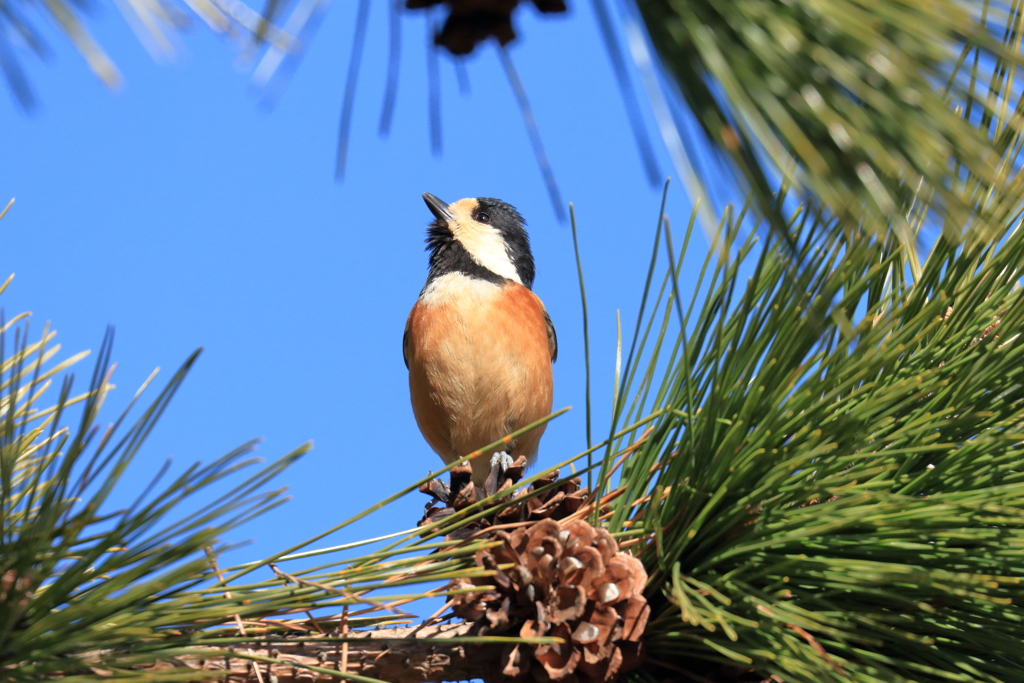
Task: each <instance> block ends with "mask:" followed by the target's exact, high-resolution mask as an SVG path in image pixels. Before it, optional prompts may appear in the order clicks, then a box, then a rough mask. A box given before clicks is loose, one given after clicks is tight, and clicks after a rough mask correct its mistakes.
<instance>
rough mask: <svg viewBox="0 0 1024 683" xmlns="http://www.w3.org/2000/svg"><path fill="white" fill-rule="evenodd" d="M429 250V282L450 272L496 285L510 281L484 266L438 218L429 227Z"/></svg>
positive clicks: (428, 284) (427, 285) (428, 283)
mask: <svg viewBox="0 0 1024 683" xmlns="http://www.w3.org/2000/svg"><path fill="white" fill-rule="evenodd" d="M427 251H429V252H430V260H429V263H430V272H429V273H428V274H427V284H426V285H424V289H425V288H426V287H429V286H430V283H431V282H433V281H434V280H436V279H437V278H439V277H441V276H442V275H448V274H449V273H462V274H463V275H465V276H466V277H471V278H476V279H478V280H485V281H487V282H491V283H493V284H496V285H501V284H504V283H505V282H508V278H504V277H502V276H501V275H498V274H497V273H495V272H494V271H491V270H488V269H487V268H484V267H483V266H481V265H480V264H479V263H477V262H476V260H474V259H473V257H472V256H470V255H469V252H468V251H466V247H464V246H462V243H461V242H459V241H458V240H457V239H455V236H454V235H453V234H452V231H451V230H449V229H448V225H447V224H446V223H445V222H444V221H442V220H440V219H438V220H436V221H434V222H433V223H431V224H430V227H428V228H427Z"/></svg>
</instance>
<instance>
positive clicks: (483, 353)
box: [402, 192, 558, 487]
mask: <svg viewBox="0 0 1024 683" xmlns="http://www.w3.org/2000/svg"><path fill="white" fill-rule="evenodd" d="M423 200H424V201H425V202H426V204H427V207H428V208H429V209H430V212H431V213H432V214H433V216H434V220H433V222H431V223H430V224H429V226H428V227H427V239H426V245H427V247H426V249H427V252H429V259H428V264H429V267H428V273H427V280H426V284H424V286H423V289H422V290H421V291H420V294H419V297H418V298H417V299H416V303H415V304H414V305H413V307H412V311H411V312H410V313H409V317H408V320H407V321H406V325H405V334H404V336H403V339H402V355H403V357H404V359H405V365H406V367H407V368H408V370H409V394H410V398H411V401H412V409H413V414H414V415H415V418H416V423H417V426H418V427H419V429H420V432H421V433H422V434H423V437H424V439H426V441H427V443H428V444H429V445H430V447H431V448H432V449H433V450H434V452H436V453H437V454H438V455H439V456H441V459H442V460H443V461H444V462H445V464H448V463H451V462H452V461H454V460H456V459H458V458H461V457H462V456H465V455H468V454H470V453H472V452H473V451H476V450H479V449H481V448H483V447H485V446H487V445H488V444H491V443H494V442H496V441H498V440H500V439H502V438H503V437H505V436H508V435H509V434H511V433H512V432H515V431H517V430H519V429H522V428H523V427H525V426H527V425H529V424H531V423H533V422H536V421H537V420H539V419H541V418H543V417H545V416H546V415H548V414H549V413H550V412H551V405H552V399H553V391H554V379H553V373H552V364H553V363H554V362H555V360H556V359H557V357H558V337H557V335H556V333H555V326H554V324H553V323H552V322H551V316H550V315H548V312H547V309H546V308H545V307H544V304H543V302H542V301H541V300H540V298H539V297H538V296H537V295H536V294H534V293H533V282H534V277H535V274H536V267H535V264H534V261H533V254H532V252H531V251H530V238H529V235H528V234H527V232H526V221H525V220H524V219H523V217H522V216H521V215H520V214H519V212H518V211H517V210H516V208H515V207H514V206H512V205H511V204H508V203H506V202H503V201H501V200H499V199H494V198H492V197H476V198H467V199H460V200H459V201H457V202H453V203H451V204H447V203H445V202H444V201H442V200H441V199H439V198H438V197H436V196H434V195H432V194H430V193H429V192H428V193H424V194H423ZM544 427H545V426H544V425H541V426H539V427H537V428H535V429H533V430H531V431H529V432H527V433H526V434H523V435H522V436H520V437H518V438H517V439H515V440H514V441H512V442H511V443H509V444H508V445H507V447H506V449H505V450H504V451H499V452H497V453H495V454H493V457H492V458H490V459H489V460H488V459H487V458H485V457H478V458H474V459H473V460H472V461H471V466H472V470H473V474H472V480H473V482H474V483H475V484H477V485H479V486H481V487H482V486H484V483H485V481H486V480H487V477H488V475H489V474H490V472H491V470H492V468H493V466H494V465H495V464H500V465H501V466H502V468H503V469H504V468H507V467H508V466H509V465H510V464H511V463H512V462H513V461H514V459H515V458H516V457H518V456H520V455H522V456H526V458H527V463H528V465H529V464H532V462H533V460H534V459H535V458H536V455H537V450H538V447H539V445H540V439H541V436H542V435H543V433H544Z"/></svg>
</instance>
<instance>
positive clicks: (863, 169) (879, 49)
mask: <svg viewBox="0 0 1024 683" xmlns="http://www.w3.org/2000/svg"><path fill="white" fill-rule="evenodd" d="M636 5H637V7H638V9H639V11H640V14H641V15H642V17H643V20H644V24H645V27H646V29H647V31H648V34H649V36H650V39H651V42H652V43H653V45H654V46H655V48H656V50H657V52H658V54H659V56H660V58H661V62H662V64H663V66H664V67H665V69H666V71H667V72H668V73H669V74H670V75H671V81H672V85H673V86H674V87H675V88H677V92H678V95H679V96H680V97H681V99H682V101H683V102H684V103H685V105H686V107H687V109H688V110H689V111H690V112H691V113H692V114H693V116H694V118H695V119H696V121H697V122H698V123H699V125H700V127H701V128H702V129H703V132H704V134H705V135H706V137H707V139H708V140H709V141H710V143H711V144H712V145H713V146H714V147H715V148H716V149H717V150H718V151H719V152H720V153H721V154H722V155H724V157H725V158H727V159H728V160H729V161H730V165H731V167H732V169H733V171H734V172H735V174H736V177H737V178H738V179H740V180H742V181H743V182H742V184H743V185H744V186H745V187H746V188H747V189H748V191H750V192H751V193H752V195H753V197H754V200H755V205H756V206H757V208H758V209H759V211H760V212H762V213H763V215H764V216H765V217H766V218H767V219H768V221H769V227H770V228H771V229H772V230H773V231H774V232H775V233H776V234H777V235H778V236H783V235H785V234H786V221H785V217H784V216H783V214H782V213H780V211H779V208H778V206H777V205H776V204H775V202H774V197H775V190H774V188H775V187H777V179H778V178H779V177H780V175H781V179H782V181H783V183H785V184H787V185H789V186H790V187H793V188H798V189H799V191H800V193H801V194H802V196H805V197H814V198H816V200H817V201H820V202H822V203H823V204H824V205H825V206H826V207H828V208H829V210H830V211H831V212H832V213H834V214H835V215H837V216H840V217H842V218H843V219H844V220H846V221H847V222H848V224H849V226H854V225H855V226H858V229H861V230H864V231H865V232H866V233H868V234H871V235H875V236H883V235H885V234H886V233H889V232H895V234H897V235H898V236H899V238H900V239H901V240H902V241H903V243H904V245H906V246H908V247H909V246H911V245H912V244H913V243H914V235H913V232H912V231H911V230H910V229H909V225H908V222H907V221H906V220H904V219H903V218H902V214H904V213H905V212H906V210H907V208H908V207H909V206H910V205H911V204H912V203H914V202H918V203H920V202H923V203H924V204H925V205H927V206H928V207H929V208H930V209H931V210H933V211H934V212H936V214H938V216H939V217H940V219H939V220H940V223H941V224H942V226H943V228H944V229H945V230H946V231H947V232H948V233H950V236H958V235H959V234H960V233H961V232H962V231H964V230H965V229H968V228H970V230H971V231H973V232H974V233H975V235H976V236H981V237H982V238H983V239H989V238H991V237H992V236H993V235H995V234H998V232H999V231H1000V230H1001V228H1002V222H1001V220H1000V218H1001V217H1000V216H999V215H993V214H992V213H991V209H992V207H990V206H987V205H985V204H984V202H982V203H980V204H979V203H978V202H977V201H976V200H977V199H978V198H977V197H972V196H969V195H964V194H963V193H960V192H958V191H957V190H956V188H955V185H956V184H957V182H958V181H963V180H964V179H965V178H970V180H971V182H974V183H977V184H978V185H980V186H981V187H983V188H984V189H985V190H989V189H991V188H993V187H996V188H998V187H999V186H1000V183H1001V181H1003V180H1004V179H1005V169H1004V168H1001V159H1002V158H1003V155H1002V152H1003V151H1004V145H1005V140H1004V139H1001V134H1002V133H1004V132H1005V133H1006V134H1007V135H1006V139H1009V138H1013V137H1016V136H1017V135H1018V133H1019V131H1020V123H1019V122H1018V121H1016V119H1013V118H1012V117H1006V116H1005V115H1004V114H1005V109H1003V107H1005V105H1006V102H1005V101H1001V100H1002V98H1003V95H1008V94H1009V93H1010V91H1011V90H1014V89H1015V90H1019V84H1016V70H1017V69H1018V68H1019V67H1020V66H1021V56H1020V36H1021V21H1022V19H1021V17H1022V15H1021V7H1020V4H1019V3H1018V2H1011V3H1008V4H1005V3H1004V4H996V3H990V2H988V0H982V1H981V2H969V1H966V0H911V1H908V2H887V1H879V0H828V1H827V2H817V1H814V0H807V1H805V0H742V1H725V2H720V1H709V0H696V1H694V0H636ZM1015 84H1016V87H1015ZM993 86H994V87H993ZM951 105H952V106H951ZM965 110H966V113H967V115H966V116H963V114H964V112H965ZM998 118H1001V119H1002V120H1001V127H1004V128H1008V129H1009V130H1008V131H998V132H997V135H995V136H991V135H986V132H987V131H986V130H985V128H986V127H987V124H988V122H990V121H992V120H993V119H998ZM979 124H980V125H979ZM951 162H952V163H951ZM704 180H705V181H706V182H713V180H712V179H710V178H705V179H704ZM943 221H944V223H942V222H943ZM790 239H791V246H793V243H792V240H794V239H795V236H793V237H791V238H790Z"/></svg>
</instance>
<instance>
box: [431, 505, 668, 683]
mask: <svg viewBox="0 0 1024 683" xmlns="http://www.w3.org/2000/svg"><path fill="white" fill-rule="evenodd" d="M493 538H496V539H500V540H501V541H502V544H501V545H500V546H498V547H496V548H491V549H488V550H480V551H477V553H476V563H477V565H478V566H480V567H483V568H485V569H490V570H494V571H495V575H494V576H491V577H481V578H477V579H458V580H455V581H453V582H452V583H451V584H450V585H449V589H451V590H458V589H471V588H475V587H479V586H493V588H492V589H491V590H488V591H485V592H475V593H474V592H466V593H462V594H460V595H457V596H456V597H454V598H453V603H452V610H453V611H454V612H455V614H456V615H458V616H460V617H462V618H463V619H465V620H466V621H471V622H474V627H473V632H475V633H477V634H481V635H485V634H499V633H509V632H512V633H518V634H519V636H521V637H524V638H531V637H538V636H557V637H560V638H564V639H565V641H566V642H565V643H564V644H561V645H557V644H555V645H525V644H518V645H514V646H511V645H510V646H509V647H507V648H506V649H505V651H504V653H503V655H502V658H501V661H500V663H499V665H500V666H501V670H502V673H504V675H506V676H509V677H512V678H520V679H523V680H527V679H530V680H535V681H548V680H551V681H561V680H568V679H570V678H575V679H576V680H578V681H580V682H581V683H586V682H588V681H602V682H604V681H610V680H612V679H614V678H616V677H617V676H618V675H619V674H620V673H622V672H624V671H628V670H629V669H632V668H634V667H636V666H638V665H639V664H640V660H641V651H640V639H641V636H642V635H643V632H644V628H645V627H646V625H647V618H648V616H649V615H650V606H649V605H648V604H647V600H646V598H644V596H643V590H644V587H645V586H646V585H647V572H646V571H645V570H644V566H643V563H641V562H640V560H638V559H637V558H635V557H633V556H632V555H630V554H629V553H626V552H621V551H619V548H618V544H617V543H616V542H615V539H614V538H612V536H611V534H609V533H608V532H607V531H606V530H604V529H600V528H594V527H592V526H590V524H588V523H587V522H585V521H583V520H573V521H572V522H569V523H567V524H565V525H564V526H562V525H560V524H559V523H558V522H555V521H554V520H551V519H544V520H541V521H539V522H537V523H536V524H534V525H532V526H530V527H521V528H519V529H516V530H515V531H514V532H513V533H511V534H508V533H505V532H503V531H496V532H494V533H493ZM502 565H504V566H507V565H512V567H511V568H510V569H507V570H502V569H499V566H502Z"/></svg>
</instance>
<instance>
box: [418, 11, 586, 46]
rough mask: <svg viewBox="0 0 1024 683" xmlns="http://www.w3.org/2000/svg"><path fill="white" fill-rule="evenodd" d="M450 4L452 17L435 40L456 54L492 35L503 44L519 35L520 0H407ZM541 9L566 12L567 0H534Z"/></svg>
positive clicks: (449, 17) (449, 16) (449, 15)
mask: <svg viewBox="0 0 1024 683" xmlns="http://www.w3.org/2000/svg"><path fill="white" fill-rule="evenodd" d="M442 1H443V3H444V4H446V5H448V8H449V11H448V18H447V19H446V20H445V22H444V26H443V27H442V29H441V32H440V33H439V34H438V35H437V36H435V38H434V43H435V44H437V45H441V46H443V47H446V48H448V51H449V52H451V53H452V54H455V55H468V54H469V53H471V52H472V51H473V50H474V49H476V46H477V45H479V44H480V43H482V42H483V41H485V40H487V39H488V38H490V37H491V36H494V37H495V38H497V40H498V42H499V43H501V44H502V45H507V44H508V43H510V42H511V41H513V40H514V39H515V37H516V32H515V30H514V29H513V28H512V13H513V12H514V11H515V9H516V6H517V5H518V4H519V0H406V3H405V6H406V8H407V9H423V8H427V7H432V6H434V5H440V4H442ZM533 4H534V5H535V6H536V7H537V9H538V10H540V11H541V12H545V13H549V12H565V11H566V6H565V2H564V1H563V0H533Z"/></svg>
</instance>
